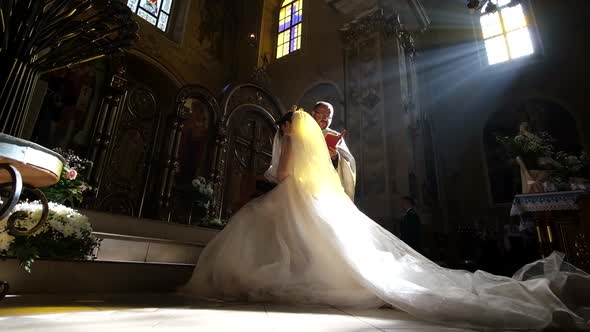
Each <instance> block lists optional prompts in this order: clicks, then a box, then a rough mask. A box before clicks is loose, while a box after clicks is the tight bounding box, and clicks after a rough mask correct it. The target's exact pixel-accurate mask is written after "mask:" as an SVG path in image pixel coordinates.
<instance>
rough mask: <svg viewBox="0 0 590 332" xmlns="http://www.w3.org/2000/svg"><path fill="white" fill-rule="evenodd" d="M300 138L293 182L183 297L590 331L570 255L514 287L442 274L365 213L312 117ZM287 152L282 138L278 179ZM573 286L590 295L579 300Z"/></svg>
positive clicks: (243, 224) (202, 266)
mask: <svg viewBox="0 0 590 332" xmlns="http://www.w3.org/2000/svg"><path fill="white" fill-rule="evenodd" d="M292 128H293V134H292V136H291V149H292V150H291V153H292V154H291V160H290V164H289V165H290V168H289V169H290V170H291V172H290V176H289V177H287V178H286V179H285V180H284V181H282V182H281V183H279V185H278V186H277V187H276V188H275V189H274V190H272V191H271V192H269V193H268V194H266V195H265V196H263V197H260V198H258V199H255V200H254V201H252V202H250V203H248V204H247V205H246V206H244V207H243V208H242V209H241V210H240V211H238V212H237V213H236V214H235V215H234V216H233V217H232V218H231V220H230V222H229V223H228V225H227V227H226V228H225V229H224V230H223V231H221V232H220V233H219V234H218V235H217V236H216V237H215V238H214V239H213V240H212V241H211V242H210V243H209V244H208V245H207V247H206V248H205V249H204V251H203V252H202V254H201V256H200V259H199V262H198V264H197V267H196V269H195V272H194V274H193V277H192V279H191V280H190V281H189V283H188V284H187V285H186V286H185V287H184V289H183V291H184V292H190V293H193V294H197V295H199V296H203V297H213V298H217V299H224V300H249V301H274V302H277V301H278V302H295V303H320V304H329V305H335V306H352V307H362V308H375V307H380V306H382V305H383V304H385V303H389V304H391V305H392V306H393V307H395V308H397V309H400V310H403V311H406V312H408V313H409V314H411V315H413V316H415V317H418V318H420V319H424V320H429V321H433V322H438V323H442V324H448V325H453V326H457V327H468V328H492V329H542V328H544V327H546V326H548V325H549V324H550V323H551V322H552V321H553V324H555V320H556V319H555V317H561V318H563V319H561V320H560V321H558V322H557V323H558V324H562V327H565V328H566V329H567V330H570V329H573V328H578V329H584V328H588V327H589V324H588V319H589V318H588V307H587V306H586V307H584V306H582V305H580V304H578V303H576V302H580V301H584V300H585V301H586V303H585V305H588V297H589V295H588V293H590V286H589V285H590V278H589V276H588V275H587V274H585V273H584V272H582V271H580V270H577V269H575V268H574V267H572V266H571V265H568V264H566V263H562V259H563V256H562V255H560V254H558V253H555V254H553V255H551V256H550V257H548V258H546V259H544V260H541V261H538V262H536V263H533V264H529V265H527V266H525V267H524V268H523V269H521V270H520V271H519V272H518V273H517V274H516V275H515V278H507V277H501V276H496V275H491V274H488V273H486V272H483V271H477V272H475V273H470V272H466V271H461V270H451V269H446V268H443V267H440V266H438V265H437V264H435V263H433V262H431V261H430V260H428V259H427V258H425V257H423V256H422V255H420V254H419V253H417V252H416V251H414V250H412V249H411V248H410V247H409V246H407V245H406V244H405V243H404V242H402V241H401V240H400V239H398V238H397V237H395V236H394V235H392V234H391V233H389V232H388V231H387V230H385V229H384V228H382V227H380V226H379V225H378V224H376V223H375V222H373V221H372V220H371V219H370V218H368V217H367V216H365V215H364V214H363V213H362V212H361V211H359V210H358V209H357V208H356V206H355V205H354V204H353V202H352V201H351V200H350V198H349V197H348V196H347V195H346V194H345V193H344V191H343V189H342V186H341V184H340V181H339V178H338V175H337V174H336V172H335V170H334V167H333V166H332V163H331V161H330V158H329V155H328V150H327V148H326V146H325V143H324V137H323V134H322V132H321V130H320V128H319V127H318V126H317V124H316V123H315V121H314V120H313V118H311V116H309V115H308V114H307V113H305V112H302V111H297V112H295V114H294V116H293V122H292ZM280 145H281V144H280V138H279V136H277V137H276V138H275V146H274V149H273V150H274V151H273V153H274V155H273V166H271V168H270V169H269V172H268V174H269V175H270V176H271V177H273V176H274V174H275V173H276V169H277V165H278V160H279V155H280ZM564 269H566V270H567V271H564ZM525 278H526V279H527V280H526V281H519V279H525ZM572 278H573V279H575V280H574V281H576V282H577V284H581V285H582V286H580V287H581V288H580V289H582V288H585V290H584V291H583V292H580V291H577V292H575V291H574V292H572V291H571V289H570V287H569V286H568V285H570V284H572V285H573V284H574V283H572V282H570V280H573V279H572ZM567 294H574V295H576V296H577V297H578V298H575V296H571V297H568V296H567ZM565 297H568V298H565ZM566 303H567V306H566ZM555 313H558V314H556V315H554V314H555Z"/></svg>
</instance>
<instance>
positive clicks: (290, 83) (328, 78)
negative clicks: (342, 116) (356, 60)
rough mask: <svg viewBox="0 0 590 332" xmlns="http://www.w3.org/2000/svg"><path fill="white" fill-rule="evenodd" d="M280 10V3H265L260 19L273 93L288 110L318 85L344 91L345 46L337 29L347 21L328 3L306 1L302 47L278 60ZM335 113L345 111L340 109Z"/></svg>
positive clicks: (274, 0) (263, 52)
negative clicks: (343, 53)
mask: <svg viewBox="0 0 590 332" xmlns="http://www.w3.org/2000/svg"><path fill="white" fill-rule="evenodd" d="M279 7H280V1H276V0H272V1H268V0H267V1H265V7H264V14H263V16H262V19H261V22H262V23H261V26H262V27H263V29H264V30H263V31H262V34H261V36H262V38H261V47H260V49H261V54H260V55H261V56H262V55H263V54H265V53H266V54H267V56H268V58H269V60H270V61H271V63H270V64H269V67H268V75H269V77H270V80H271V87H270V90H271V92H272V93H273V94H275V95H276V96H277V97H278V98H279V99H280V100H281V101H282V103H283V104H284V105H285V106H286V107H287V108H289V107H290V106H291V105H294V104H296V103H298V102H299V101H300V99H301V98H302V97H303V96H304V94H305V92H306V91H307V90H309V89H311V88H313V86H314V85H316V84H317V83H325V82H329V83H330V84H334V85H336V86H337V87H338V89H339V90H340V91H343V90H344V70H343V63H342V60H343V56H342V50H343V44H342V41H341V39H340V34H339V32H338V30H339V29H340V28H341V27H342V26H343V25H344V23H346V22H347V21H348V20H347V18H346V17H343V16H342V15H341V14H338V13H337V12H336V11H335V10H334V9H332V8H330V7H329V6H328V5H327V4H326V2H325V1H304V5H303V10H304V14H303V15H304V16H303V42H302V48H301V50H298V51H296V52H295V53H292V54H289V55H287V56H284V57H282V58H280V59H275V48H276V41H275V38H276V33H275V31H277V29H278V28H277V27H278V22H276V13H278V10H279ZM273 13H275V14H274V15H273ZM335 107H336V105H335ZM336 112H343V110H342V109H341V108H340V109H338V107H337V109H336Z"/></svg>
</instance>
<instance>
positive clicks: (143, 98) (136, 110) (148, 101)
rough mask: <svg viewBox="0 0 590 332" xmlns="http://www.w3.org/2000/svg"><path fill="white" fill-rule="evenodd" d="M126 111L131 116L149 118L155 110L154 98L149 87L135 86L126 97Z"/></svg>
mask: <svg viewBox="0 0 590 332" xmlns="http://www.w3.org/2000/svg"><path fill="white" fill-rule="evenodd" d="M127 111H128V112H129V113H130V115H131V116H132V117H133V118H139V119H148V118H151V117H153V116H154V112H155V111H156V98H155V97H154V95H153V94H152V92H151V91H150V90H149V89H147V88H144V87H136V88H134V89H133V90H131V92H129V96H128V97H127Z"/></svg>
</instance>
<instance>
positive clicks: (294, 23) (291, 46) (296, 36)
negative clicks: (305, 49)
mask: <svg viewBox="0 0 590 332" xmlns="http://www.w3.org/2000/svg"><path fill="white" fill-rule="evenodd" d="M302 18H303V0H284V1H283V3H282V5H281V10H280V12H279V33H278V37H277V59H278V58H281V57H283V56H285V55H287V54H289V53H291V52H293V51H296V50H298V49H300V48H301V28H302V26H303V23H302Z"/></svg>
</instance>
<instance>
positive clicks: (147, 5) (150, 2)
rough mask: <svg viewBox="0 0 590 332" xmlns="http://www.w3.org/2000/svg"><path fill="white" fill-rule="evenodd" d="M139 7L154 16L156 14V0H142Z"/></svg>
mask: <svg viewBox="0 0 590 332" xmlns="http://www.w3.org/2000/svg"><path fill="white" fill-rule="evenodd" d="M141 7H142V8H143V9H145V10H146V11H148V12H149V13H150V14H152V15H154V16H158V0H142V1H141Z"/></svg>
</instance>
